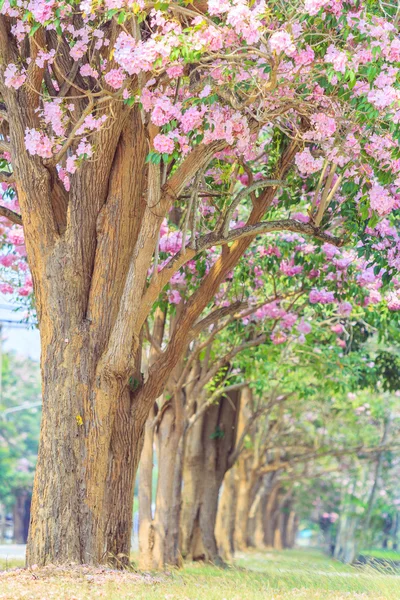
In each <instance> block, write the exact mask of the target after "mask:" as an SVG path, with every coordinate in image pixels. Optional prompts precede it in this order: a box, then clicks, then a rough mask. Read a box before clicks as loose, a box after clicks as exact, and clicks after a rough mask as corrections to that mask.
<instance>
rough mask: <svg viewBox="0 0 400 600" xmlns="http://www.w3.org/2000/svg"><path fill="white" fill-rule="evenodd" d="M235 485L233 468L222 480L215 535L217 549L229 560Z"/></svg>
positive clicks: (234, 505) (233, 520) (233, 525)
mask: <svg viewBox="0 0 400 600" xmlns="http://www.w3.org/2000/svg"><path fill="white" fill-rule="evenodd" d="M235 514H236V486H235V468H233V469H230V470H229V471H228V472H227V473H226V475H225V477H224V482H223V488H222V494H221V497H220V500H219V503H218V513H217V523H216V527H215V537H216V539H217V546H218V551H219V554H220V556H221V558H222V559H223V560H226V561H230V560H232V559H233V555H234V543H233V536H234V531H235Z"/></svg>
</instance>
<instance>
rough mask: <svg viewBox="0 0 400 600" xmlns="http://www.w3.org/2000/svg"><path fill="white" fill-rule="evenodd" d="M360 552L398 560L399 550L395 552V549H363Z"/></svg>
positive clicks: (372, 556)
mask: <svg viewBox="0 0 400 600" xmlns="http://www.w3.org/2000/svg"><path fill="white" fill-rule="evenodd" d="M360 554H362V555H363V556H370V557H371V558H380V559H383V560H388V561H393V562H400V552H396V551H395V550H380V549H377V550H363V551H362V552H360Z"/></svg>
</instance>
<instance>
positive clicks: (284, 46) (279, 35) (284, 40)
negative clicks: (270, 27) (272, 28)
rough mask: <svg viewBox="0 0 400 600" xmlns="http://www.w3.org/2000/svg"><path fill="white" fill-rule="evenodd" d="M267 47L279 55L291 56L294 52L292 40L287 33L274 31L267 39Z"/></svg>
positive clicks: (294, 47)
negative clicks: (282, 53)
mask: <svg viewBox="0 0 400 600" xmlns="http://www.w3.org/2000/svg"><path fill="white" fill-rule="evenodd" d="M269 45H270V48H271V50H272V51H273V52H276V53H277V54H280V53H281V52H284V53H285V54H287V55H288V56H293V54H294V53H295V52H296V46H295V45H294V43H293V38H292V36H291V35H290V33H288V32H287V31H276V32H275V33H273V34H272V35H271V37H270V38H269Z"/></svg>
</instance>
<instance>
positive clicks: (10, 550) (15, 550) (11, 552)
mask: <svg viewBox="0 0 400 600" xmlns="http://www.w3.org/2000/svg"><path fill="white" fill-rule="evenodd" d="M25 550H26V546H25V544H0V558H21V559H22V560H23V559H24V558H25Z"/></svg>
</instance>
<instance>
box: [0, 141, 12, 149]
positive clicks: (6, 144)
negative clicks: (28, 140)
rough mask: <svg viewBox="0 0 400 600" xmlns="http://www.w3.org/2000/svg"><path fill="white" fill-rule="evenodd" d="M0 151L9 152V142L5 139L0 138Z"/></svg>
mask: <svg viewBox="0 0 400 600" xmlns="http://www.w3.org/2000/svg"><path fill="white" fill-rule="evenodd" d="M0 152H11V144H10V143H9V142H6V140H0Z"/></svg>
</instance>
